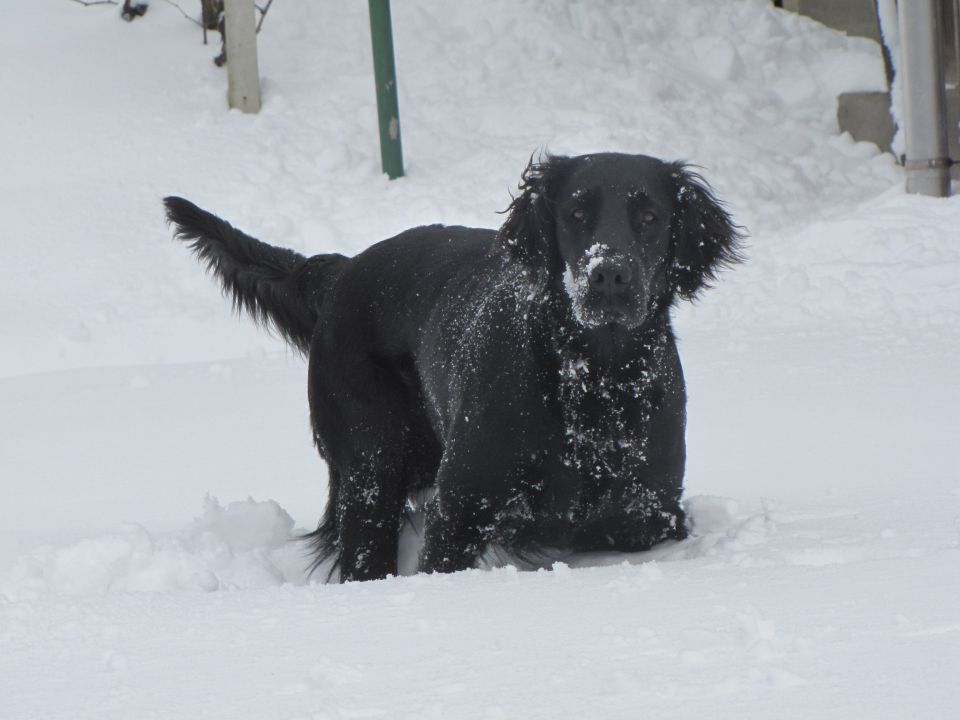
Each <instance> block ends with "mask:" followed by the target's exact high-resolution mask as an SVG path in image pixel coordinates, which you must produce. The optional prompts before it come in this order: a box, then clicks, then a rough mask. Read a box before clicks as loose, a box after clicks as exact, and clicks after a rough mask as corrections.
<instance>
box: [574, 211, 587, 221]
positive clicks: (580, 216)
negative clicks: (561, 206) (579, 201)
mask: <svg viewBox="0 0 960 720" xmlns="http://www.w3.org/2000/svg"><path fill="white" fill-rule="evenodd" d="M570 219H571V220H573V221H574V222H575V223H582V222H583V221H584V220H586V219H587V213H586V212H584V210H583V208H574V209H573V210H571V211H570Z"/></svg>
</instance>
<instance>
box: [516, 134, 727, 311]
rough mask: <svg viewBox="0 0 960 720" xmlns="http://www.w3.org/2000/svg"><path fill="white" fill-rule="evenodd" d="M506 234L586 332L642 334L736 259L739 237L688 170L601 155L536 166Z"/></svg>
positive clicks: (642, 157) (637, 157) (634, 157)
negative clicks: (611, 328)
mask: <svg viewBox="0 0 960 720" xmlns="http://www.w3.org/2000/svg"><path fill="white" fill-rule="evenodd" d="M520 188H521V190H522V191H523V193H522V194H521V195H520V196H518V197H517V198H515V199H514V201H513V203H512V204H511V206H510V208H509V212H510V216H509V217H508V219H507V222H506V223H504V225H503V227H502V228H501V230H500V233H499V235H498V238H499V242H500V243H501V246H505V247H506V248H507V249H508V251H509V252H510V253H511V254H512V255H513V256H514V257H516V258H518V259H519V260H521V262H523V263H524V264H525V265H527V266H528V267H533V268H534V269H538V270H543V271H546V273H547V274H548V275H549V276H550V277H553V278H555V280H556V284H557V286H558V288H561V287H562V290H560V292H562V293H564V294H565V295H566V297H567V298H568V300H569V303H570V310H571V314H572V315H573V318H574V320H575V321H576V322H577V323H578V324H580V325H581V326H583V327H586V328H595V327H601V326H605V325H621V326H624V327H626V328H628V329H633V328H636V327H638V326H640V325H642V324H643V323H644V322H645V321H646V320H647V319H648V318H649V317H650V316H651V315H652V314H653V313H655V312H656V311H657V310H659V309H663V308H665V307H667V306H669V305H670V303H672V302H673V299H674V298H675V297H677V296H679V297H684V298H691V297H693V296H694V295H695V294H696V293H697V292H698V291H699V290H700V289H701V288H702V287H704V286H706V284H707V282H708V281H709V280H711V279H713V277H714V273H715V271H716V270H717V268H719V267H720V266H722V265H725V264H728V263H730V262H733V261H735V260H736V259H737V256H736V243H737V240H738V239H739V234H738V232H737V228H736V226H735V225H733V223H732V221H731V220H730V218H729V216H728V215H727V214H726V212H725V211H724V210H723V209H722V207H721V206H720V204H719V203H718V202H717V201H716V200H715V199H714V198H713V196H712V195H711V193H710V191H709V189H708V188H707V186H706V184H705V183H704V182H703V181H702V180H701V178H700V177H699V176H698V175H696V174H695V173H691V172H690V171H689V170H688V169H687V168H686V167H685V166H684V165H682V164H679V163H665V162H663V161H662V160H658V159H656V158H651V157H647V156H645V155H622V154H618V153H602V154H597V155H581V156H578V157H572V158H568V157H550V158H548V159H547V161H546V162H540V163H534V162H531V164H530V165H529V166H528V167H527V170H526V171H525V172H524V175H523V181H522V183H521V185H520Z"/></svg>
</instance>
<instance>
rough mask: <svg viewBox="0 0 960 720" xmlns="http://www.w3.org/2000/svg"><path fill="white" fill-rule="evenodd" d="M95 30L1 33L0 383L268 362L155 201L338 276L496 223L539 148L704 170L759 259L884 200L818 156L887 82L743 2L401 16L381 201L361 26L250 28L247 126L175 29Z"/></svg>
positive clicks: (343, 14) (51, 16) (114, 26)
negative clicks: (386, 249) (0, 214)
mask: <svg viewBox="0 0 960 720" xmlns="http://www.w3.org/2000/svg"><path fill="white" fill-rule="evenodd" d="M115 10H116V8H114V7H112V6H109V5H108V6H92V7H84V6H82V5H80V4H77V3H71V4H70V5H67V6H66V7H64V8H58V9H57V10H53V9H51V8H50V7H47V6H45V5H36V6H33V5H31V6H29V8H28V9H24V10H23V14H22V15H20V16H18V18H19V19H15V20H14V21H12V22H11V23H8V24H6V25H5V26H4V28H0V62H2V63H3V64H4V65H5V66H8V67H13V66H15V65H16V66H22V65H24V64H26V63H27V61H25V60H24V59H25V58H29V65H30V67H31V68H34V69H35V72H36V73H37V75H34V73H32V72H17V73H11V74H8V76H7V77H6V78H5V79H4V91H5V93H6V97H7V99H8V103H9V106H10V107H12V108H29V112H28V113H26V114H24V115H23V116H22V117H21V116H20V115H19V114H15V115H14V116H13V118H14V119H13V120H12V122H15V127H14V128H12V129H11V130H10V132H8V133H7V135H6V138H7V139H6V140H5V141H4V142H5V145H4V157H5V166H6V167H8V168H16V169H17V170H16V172H6V173H2V174H0V194H2V195H0V196H2V197H4V198H6V201H7V202H8V203H9V206H10V208H12V209H13V208H15V210H16V211H15V212H11V213H8V214H7V219H6V232H7V233H8V235H9V237H11V238H17V239H18V241H17V242H16V243H8V244H6V245H4V246H3V247H2V248H0V253H2V255H0V258H2V262H0V306H3V307H9V308H16V309H17V310H16V312H10V313H4V314H3V316H2V323H3V332H4V336H5V337H6V338H7V339H8V342H9V343H10V346H11V347H16V348H17V351H16V352H15V353H4V354H3V355H2V356H0V376H2V375H11V374H22V373H31V372H38V371H43V370H59V369H64V368H71V367H81V366H97V365H104V364H110V365H139V364H151V363H170V362H188V361H200V360H203V361H209V360H222V359H225V358H236V357H244V356H249V355H262V354H263V353H276V352H279V351H280V348H281V346H280V344H279V341H277V340H276V339H273V338H270V337H267V336H266V335H265V334H263V333H260V332H258V331H256V330H255V329H254V328H253V327H252V325H250V324H248V323H246V322H242V323H241V322H231V320H230V319H229V318H228V316H227V308H226V306H225V304H224V303H223V301H222V300H221V298H220V297H219V294H218V292H217V290H216V288H215V287H214V285H213V284H212V283H211V282H210V281H209V280H208V279H207V278H205V277H203V275H202V273H201V272H200V271H199V270H198V268H197V266H196V263H195V262H194V261H193V260H192V258H190V257H189V255H188V253H186V252H185V251H184V249H183V248H182V247H180V246H177V245H174V244H173V243H172V242H171V241H170V235H169V231H168V230H167V228H166V227H165V225H164V223H163V220H162V217H161V208H160V204H159V200H160V198H161V197H163V196H165V195H168V194H171V193H178V194H182V195H185V196H186V197H189V198H191V199H193V200H196V201H197V202H198V203H199V204H201V205H203V206H205V207H209V208H211V209H213V210H215V211H216V212H218V213H220V214H222V215H223V216H225V217H227V218H229V219H230V220H231V221H233V222H234V223H235V224H236V225H238V226H239V227H241V228H244V229H245V230H247V231H248V232H250V233H251V234H253V235H254V236H257V237H261V238H263V239H265V240H268V241H271V242H274V243H277V244H283V245H287V246H290V247H293V248H294V249H297V250H300V251H303V252H307V253H313V252H329V251H343V252H347V253H354V252H356V251H358V250H360V249H362V248H364V247H366V246H367V245H369V244H371V243H373V242H375V241H377V240H380V239H382V238H384V237H387V236H389V235H392V234H394V233H396V232H399V231H401V230H403V229H406V228H407V227H410V226H414V225H418V224H425V223H433V222H447V223H454V224H468V225H479V226H486V227H493V226H496V225H499V223H500V222H501V221H502V216H500V215H497V214H496V213H497V211H499V210H502V209H503V208H504V207H506V205H507V204H508V201H509V194H508V193H509V191H510V190H511V189H512V188H514V187H515V186H516V183H517V181H518V179H519V176H520V172H521V170H522V168H523V166H524V164H525V163H526V161H527V159H528V158H529V156H530V154H531V152H533V151H535V150H537V149H540V148H549V149H550V150H552V151H555V152H560V153H582V152H591V151H597V150H620V151H626V152H640V153H646V154H651V155H657V156H661V157H664V158H667V159H685V160H689V161H691V162H694V163H697V164H699V165H701V166H703V167H704V175H705V176H706V177H707V178H708V179H709V180H710V181H711V182H712V183H713V184H714V185H715V186H716V188H717V191H718V193H719V195H720V196H721V197H722V198H724V199H725V200H727V201H728V202H729V204H730V206H731V209H732V211H733V213H734V216H735V217H736V218H737V220H738V221H739V222H741V223H743V224H745V225H746V226H747V227H748V228H749V230H750V231H751V232H752V234H753V236H754V238H755V240H754V250H753V253H752V255H751V257H752V258H764V257H773V256H775V255H776V254H777V253H778V252H779V247H778V246H779V245H780V244H781V243H784V244H787V245H789V240H788V238H786V237H783V236H782V233H784V232H788V231H790V230H791V229H795V228H797V227H802V226H804V225H806V224H807V223H808V222H809V220H810V218H812V217H822V216H824V215H825V214H829V213H831V212H837V211H839V210H840V209H841V208H846V207H850V206H851V205H854V204H857V203H859V202H862V201H863V200H865V199H867V198H870V197H873V196H875V195H876V194H877V193H878V192H880V191H882V190H884V189H886V188H889V187H890V186H892V185H894V184H896V183H898V182H899V176H898V171H897V169H896V166H895V165H894V164H893V162H892V159H891V158H889V157H888V156H883V155H880V154H879V153H878V151H877V149H876V148H875V147H874V146H870V145H865V144H855V143H853V142H852V141H850V140H849V139H841V138H838V137H831V136H835V134H836V132H837V129H836V121H835V104H836V93H838V92H841V91H846V90H860V89H871V88H875V87H879V86H880V85H881V84H882V83H883V67H882V61H881V57H880V52H879V47H878V46H877V45H876V44H875V43H871V42H870V41H867V40H863V39H854V38H846V37H844V36H843V35H841V34H839V33H836V32H833V31H829V30H827V29H825V28H824V27H822V26H820V25H818V24H817V23H814V22H812V21H810V20H807V19H805V18H801V17H799V16H796V15H794V14H791V13H786V12H782V11H778V10H776V9H774V8H773V7H772V6H771V5H770V3H768V2H764V1H763V0H737V1H730V2H725V3H724V4H723V5H722V7H721V6H717V5H715V4H713V3H703V2H694V1H693V0H653V1H651V2H645V3H644V4H643V6H642V7H641V6H637V4H636V3H634V2H628V1H626V0H617V1H616V2H608V3H604V6H603V12H597V9H596V7H595V6H594V5H593V4H592V3H590V2H582V1H577V2H571V1H569V0H547V1H544V2H531V3H515V2H508V1H507V0H497V1H496V2H485V3H465V4H461V5H459V6H458V7H457V12H455V13H453V12H450V11H449V7H448V5H447V4H446V3H445V2H440V1H438V0H409V1H406V2H404V3H402V5H400V6H398V7H397V8H394V13H393V15H394V24H395V35H396V37H395V41H396V43H395V44H396V52H397V65H398V73H399V81H398V82H399V90H400V107H401V119H402V125H403V142H404V150H405V153H406V163H407V169H408V175H407V177H406V178H404V179H402V180H400V181H395V182H387V181H386V179H385V178H384V177H383V176H381V174H380V170H379V150H378V146H377V140H376V138H377V134H376V126H375V122H376V111H375V107H374V93H373V91H372V90H371V87H372V80H371V72H372V70H371V67H370V52H369V37H368V32H369V27H368V20H367V16H366V13H367V10H366V6H365V5H364V4H363V3H354V2H348V3H338V2H330V3H308V4H305V5H297V6H293V5H291V6H289V7H287V8H284V7H279V6H278V7H274V8H271V11H270V15H269V17H268V20H267V22H266V23H265V24H264V30H263V32H262V33H261V35H260V36H259V38H260V39H259V52H260V63H261V71H262V74H263V76H264V80H263V85H264V108H263V110H262V112H261V113H260V114H259V115H256V116H242V115H240V114H238V113H228V112H225V109H224V93H225V87H226V86H225V83H226V78H225V73H224V71H223V70H222V69H218V68H216V67H214V66H213V64H212V63H211V62H210V58H211V56H212V55H213V54H214V48H213V47H212V46H206V47H205V46H203V45H202V44H200V42H199V35H198V33H197V32H196V28H195V27H194V26H192V25H190V24H189V23H188V22H186V21H185V20H184V18H183V17H182V16H181V15H180V14H179V13H178V12H177V10H176V9H175V8H173V7H170V6H165V5H164V4H155V5H153V6H151V9H150V12H149V13H148V15H147V16H145V17H144V18H142V19H139V20H137V21H136V22H134V23H131V24H126V23H118V22H117V19H116V12H115ZM21 25H22V26H27V25H29V26H30V27H42V28H44V33H45V34H44V38H45V42H46V43H49V46H50V47H55V48H57V51H55V52H45V51H44V52H41V51H38V50H37V41H36V39H35V38H34V36H33V35H32V34H31V33H29V32H24V31H21V30H20V29H19V28H20V26H21ZM107 50H109V54H108V55H104V53H105V52H106V51H107ZM67 57H69V59H70V61H69V71H65V68H64V65H63V58H67ZM128 57H136V58H137V63H136V71H135V73H133V74H131V71H130V65H129V64H128V63H127V62H125V61H123V60H122V58H128ZM37 77H40V78H42V81H38V80H37ZM78 78H83V81H82V82H78V81H77V79H78ZM38 82H42V85H41V86H42V88H43V90H42V91H40V92H38V90H37V88H38V84H37V83H38ZM121 88H122V91H120V90H119V89H121ZM66 106H69V112H64V110H63V108H64V107H66ZM18 118H19V119H18ZM24 298H32V299H33V300H32V301H31V303H30V304H29V307H24V306H23V300H24Z"/></svg>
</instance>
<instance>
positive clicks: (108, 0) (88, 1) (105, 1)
mask: <svg viewBox="0 0 960 720" xmlns="http://www.w3.org/2000/svg"><path fill="white" fill-rule="evenodd" d="M73 1H74V2H75V3H80V4H81V5H86V6H87V7H90V6H91V5H116V4H117V0H73Z"/></svg>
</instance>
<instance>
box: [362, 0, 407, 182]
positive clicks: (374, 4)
mask: <svg viewBox="0 0 960 720" xmlns="http://www.w3.org/2000/svg"><path fill="white" fill-rule="evenodd" d="M370 40H371V42H372V43H373V77H374V81H375V82H376V85H377V118H378V120H379V124H380V163H381V165H382V167H383V171H384V172H385V173H386V174H387V175H388V176H389V177H390V179H391V180H393V179H394V178H397V177H400V176H401V175H403V149H402V148H401V145H400V104H399V102H398V101H397V70H396V67H395V65H394V62H393V29H392V28H391V24H390V0H370Z"/></svg>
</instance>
